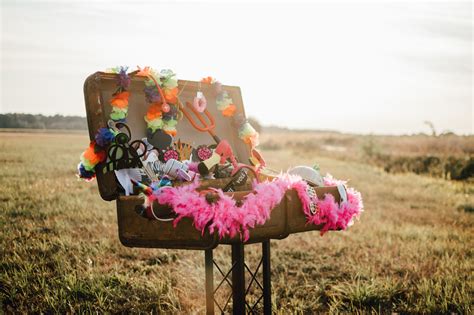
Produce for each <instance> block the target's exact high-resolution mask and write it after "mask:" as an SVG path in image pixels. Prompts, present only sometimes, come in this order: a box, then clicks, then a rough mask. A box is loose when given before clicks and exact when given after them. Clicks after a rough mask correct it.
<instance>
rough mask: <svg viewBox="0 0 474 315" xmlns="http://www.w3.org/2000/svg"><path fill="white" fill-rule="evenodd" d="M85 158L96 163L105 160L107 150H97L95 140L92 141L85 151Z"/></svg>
mask: <svg viewBox="0 0 474 315" xmlns="http://www.w3.org/2000/svg"><path fill="white" fill-rule="evenodd" d="M84 158H85V159H87V160H88V161H89V162H90V163H91V164H93V165H96V164H98V163H99V162H101V161H103V160H105V151H102V150H101V151H98V152H95V141H92V142H91V143H90V145H89V147H88V148H87V150H86V151H84Z"/></svg>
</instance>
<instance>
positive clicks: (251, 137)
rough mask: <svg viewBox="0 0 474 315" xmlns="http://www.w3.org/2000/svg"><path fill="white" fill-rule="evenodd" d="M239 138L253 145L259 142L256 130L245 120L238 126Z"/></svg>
mask: <svg viewBox="0 0 474 315" xmlns="http://www.w3.org/2000/svg"><path fill="white" fill-rule="evenodd" d="M239 138H240V139H242V140H243V141H244V142H245V143H247V144H249V145H251V146H252V148H253V147H256V146H257V145H258V143H259V136H258V132H257V131H256V130H255V129H254V128H253V127H252V125H251V124H250V123H249V122H248V121H245V122H244V123H243V125H242V126H241V127H240V128H239Z"/></svg>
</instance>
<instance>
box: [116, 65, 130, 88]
mask: <svg viewBox="0 0 474 315" xmlns="http://www.w3.org/2000/svg"><path fill="white" fill-rule="evenodd" d="M127 70H128V67H120V71H119V77H118V82H117V84H118V85H119V86H120V87H121V88H122V89H128V87H129V86H130V82H131V79H130V77H129V76H128V73H127Z"/></svg>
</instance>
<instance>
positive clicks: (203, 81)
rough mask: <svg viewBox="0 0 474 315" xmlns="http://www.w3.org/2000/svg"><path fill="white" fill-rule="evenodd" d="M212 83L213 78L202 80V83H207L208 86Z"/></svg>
mask: <svg viewBox="0 0 474 315" xmlns="http://www.w3.org/2000/svg"><path fill="white" fill-rule="evenodd" d="M212 81H214V79H213V78H212V77H207V78H202V80H201V82H202V83H207V84H212Z"/></svg>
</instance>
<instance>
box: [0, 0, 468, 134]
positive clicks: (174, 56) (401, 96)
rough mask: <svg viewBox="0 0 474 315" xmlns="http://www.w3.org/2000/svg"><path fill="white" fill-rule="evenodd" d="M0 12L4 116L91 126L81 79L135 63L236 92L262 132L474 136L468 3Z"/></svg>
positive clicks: (38, 7)
mask: <svg viewBox="0 0 474 315" xmlns="http://www.w3.org/2000/svg"><path fill="white" fill-rule="evenodd" d="M1 11H2V12H1V14H2V23H1V24H2V27H1V34H2V39H1V43H2V49H1V53H2V56H1V60H2V67H1V91H0V94H1V98H0V99H1V103H0V113H8V112H16V113H21V112H23V113H38V114H43V115H54V114H60V115H67V116H70V115H74V116H82V117H85V107H84V100H83V95H82V84H83V82H84V80H85V78H86V77H87V76H88V75H89V74H91V73H93V72H95V71H100V70H105V69H106V68H109V67H113V66H116V65H127V64H128V65H129V66H131V69H130V70H134V69H135V66H136V65H137V64H138V65H140V66H147V65H149V66H152V67H154V68H156V69H162V68H171V69H173V70H175V71H176V72H177V74H178V78H180V79H189V80H199V79H200V78H202V77H205V76H208V75H211V76H213V77H216V78H217V79H218V80H219V81H221V82H222V83H223V84H224V85H236V86H240V87H241V89H242V94H243V100H244V104H245V106H246V111H247V114H248V116H250V117H254V118H255V119H257V120H258V121H259V122H260V123H261V124H262V125H265V126H270V125H274V126H278V127H280V128H289V129H292V130H297V129H312V130H330V131H335V132H342V133H355V134H377V135H410V134H417V133H427V132H429V128H428V127H427V126H426V125H425V123H424V122H425V121H431V122H432V123H433V124H434V126H435V127H436V129H437V131H438V132H439V133H442V132H445V131H451V132H454V133H456V134H460V135H472V134H473V133H474V124H473V121H474V112H473V97H472V58H473V56H472V43H473V40H472V3H470V2H455V3H420V2H417V3H386V2H383V3H365V2H364V3H361V2H359V3H357V4H352V3H351V4H343V3H341V2H336V3H321V2H317V3H296V4H292V3H281V2H279V3H276V4H269V3H265V2H258V3H252V4H250V3H247V2H245V3H241V4H237V3H220V2H219V3H217V2H209V1H207V2H199V1H191V2H189V1H188V2H175V3H172V2H161V3H154V2H153V3H152V2H141V4H140V6H137V5H133V4H132V3H123V2H121V3H118V4H114V5H110V2H107V1H105V2H103V1H100V2H97V1H91V2H87V3H82V2H77V1H62V2H57V1H48V2H45V1H15V2H12V1H3V2H2V4H1ZM163 12H166V14H162V13H163ZM177 17H179V18H177ZM262 17H263V18H262ZM243 19H245V23H242V20H243ZM282 21H283V22H282ZM119 33H121V35H119ZM124 43H125V44H124ZM163 46H164V47H163ZM170 47H174V49H171V48H170ZM160 61H165V62H160ZM239 61H240V62H239ZM160 64H161V65H162V66H160ZM38 83H41V84H38ZM282 88H283V89H282ZM65 100H66V101H65Z"/></svg>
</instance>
